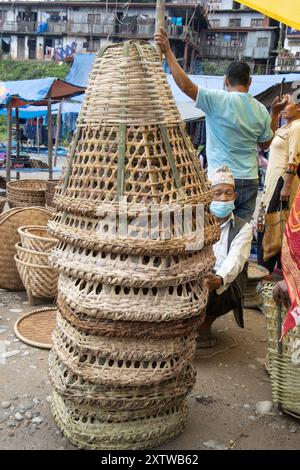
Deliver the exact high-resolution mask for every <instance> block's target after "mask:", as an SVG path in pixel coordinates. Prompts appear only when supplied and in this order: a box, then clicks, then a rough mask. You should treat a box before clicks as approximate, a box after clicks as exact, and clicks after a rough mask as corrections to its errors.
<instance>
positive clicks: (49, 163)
mask: <svg viewBox="0 0 300 470" xmlns="http://www.w3.org/2000/svg"><path fill="white" fill-rule="evenodd" d="M47 119H48V166H49V180H52V179H53V167H52V116H51V100H50V99H49V101H48V116H47Z"/></svg>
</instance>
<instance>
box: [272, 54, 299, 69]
mask: <svg viewBox="0 0 300 470" xmlns="http://www.w3.org/2000/svg"><path fill="white" fill-rule="evenodd" d="M275 71H276V72H300V57H279V58H278V59H277V63H276V66H275Z"/></svg>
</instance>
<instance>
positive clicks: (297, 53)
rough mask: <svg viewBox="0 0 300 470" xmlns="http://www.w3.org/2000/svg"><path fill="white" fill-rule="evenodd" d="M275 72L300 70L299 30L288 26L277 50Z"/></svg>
mask: <svg viewBox="0 0 300 470" xmlns="http://www.w3.org/2000/svg"><path fill="white" fill-rule="evenodd" d="M275 70H276V72H280V73H287V72H300V31H298V30H297V29H294V28H290V27H288V28H287V29H286V31H285V40H284V45H283V48H281V49H280V50H279V52H278V57H277V61H276V69H275Z"/></svg>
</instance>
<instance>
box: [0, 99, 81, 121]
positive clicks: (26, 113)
mask: <svg viewBox="0 0 300 470" xmlns="http://www.w3.org/2000/svg"><path fill="white" fill-rule="evenodd" d="M58 108H59V104H58V103H56V104H53V105H52V106H51V114H52V115H53V114H54V115H55V114H58ZM79 111H80V103H67V102H63V103H62V110H61V112H62V114H65V113H77V114H78V113H79ZM12 114H13V117H14V116H15V109H13V112H12ZM47 114H48V108H47V106H26V107H20V108H19V118H20V119H32V118H36V117H42V116H47ZM0 115H4V116H7V110H6V108H4V109H1V110H0Z"/></svg>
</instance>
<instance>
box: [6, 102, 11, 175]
mask: <svg viewBox="0 0 300 470" xmlns="http://www.w3.org/2000/svg"><path fill="white" fill-rule="evenodd" d="M11 141H12V103H11V101H9V102H8V103H7V149H6V183H8V182H9V181H10V175H11Z"/></svg>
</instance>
